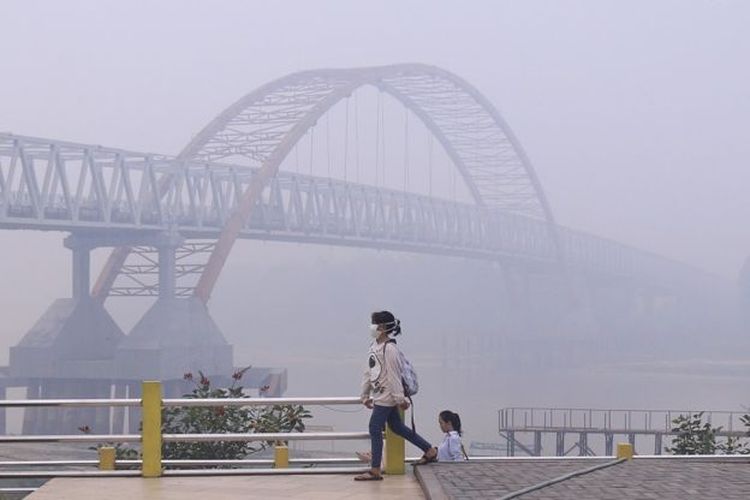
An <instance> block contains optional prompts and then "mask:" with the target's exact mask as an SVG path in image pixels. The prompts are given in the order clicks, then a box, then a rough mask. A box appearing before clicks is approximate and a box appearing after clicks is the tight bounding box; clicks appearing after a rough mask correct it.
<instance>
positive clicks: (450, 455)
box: [437, 431, 464, 462]
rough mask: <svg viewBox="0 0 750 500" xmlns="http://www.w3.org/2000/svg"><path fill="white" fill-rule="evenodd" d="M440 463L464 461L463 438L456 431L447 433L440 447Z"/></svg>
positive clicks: (438, 456)
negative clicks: (462, 451) (462, 452)
mask: <svg viewBox="0 0 750 500" xmlns="http://www.w3.org/2000/svg"><path fill="white" fill-rule="evenodd" d="M437 458H438V462H460V461H462V460H463V458H464V457H463V455H462V454H461V436H459V435H458V432H456V431H449V432H446V433H445V437H443V442H442V443H440V446H438V455H437Z"/></svg>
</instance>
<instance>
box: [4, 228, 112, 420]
mask: <svg viewBox="0 0 750 500" xmlns="http://www.w3.org/2000/svg"><path fill="white" fill-rule="evenodd" d="M65 246H66V247H67V248H69V249H70V250H71V252H72V261H73V274H72V297H71V298H64V299H57V300H55V301H54V302H53V303H52V305H51V306H50V307H49V308H48V309H47V311H45V313H44V314H43V315H42V316H41V318H39V320H38V321H37V322H36V323H35V324H34V326H32V327H31V329H30V330H29V331H28V332H27V333H26V335H24V337H23V338H22V339H21V341H20V342H19V343H18V344H17V345H16V346H13V347H11V349H10V367H9V372H10V376H11V378H12V379H14V380H15V382H12V383H13V384H14V385H22V386H26V387H27V394H28V397H29V398H66V397H67V398H71V397H109V395H110V392H109V391H110V386H111V383H112V382H111V380H112V372H111V366H112V360H113V359H114V354H115V348H116V347H117V344H119V343H120V341H121V340H122V339H123V337H124V336H125V335H124V334H123V332H122V330H121V329H120V328H119V327H118V326H117V324H116V323H115V322H114V320H113V319H112V317H111V316H110V315H109V313H108V312H107V311H106V310H105V309H104V306H103V305H102V304H101V303H100V302H97V301H95V300H93V299H92V297H91V294H90V257H89V256H90V252H91V249H92V248H94V246H95V245H94V244H93V242H92V241H91V240H90V239H88V238H86V237H83V238H81V237H79V236H77V235H71V236H69V237H68V238H66V239H65ZM107 411H108V409H106V408H102V409H93V408H89V409H75V408H66V409H62V408H34V409H27V410H26V411H25V414H24V423H23V432H24V433H56V432H77V427H79V426H84V425H88V426H89V427H90V428H91V429H92V430H96V431H97V432H105V433H106V432H109V420H108V414H107V415H105V413H106V412H107Z"/></svg>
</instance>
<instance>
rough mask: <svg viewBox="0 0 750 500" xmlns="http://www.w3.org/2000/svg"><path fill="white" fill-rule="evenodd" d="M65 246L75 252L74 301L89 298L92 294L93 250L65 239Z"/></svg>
mask: <svg viewBox="0 0 750 500" xmlns="http://www.w3.org/2000/svg"><path fill="white" fill-rule="evenodd" d="M65 246H66V247H68V248H70V249H71V250H72V251H73V299H80V298H88V297H89V295H90V293H91V267H90V266H91V258H90V254H91V249H90V248H89V247H87V246H84V245H80V244H75V243H72V241H71V239H70V238H66V239H65Z"/></svg>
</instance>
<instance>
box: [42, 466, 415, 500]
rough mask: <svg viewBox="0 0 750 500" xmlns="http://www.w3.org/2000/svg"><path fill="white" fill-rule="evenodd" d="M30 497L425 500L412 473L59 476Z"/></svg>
mask: <svg viewBox="0 0 750 500" xmlns="http://www.w3.org/2000/svg"><path fill="white" fill-rule="evenodd" d="M27 498H28V499H30V500H53V499H54V500H74V499H75V500H87V499H92V500H93V499H96V500H100V499H107V500H120V499H122V500H133V499H134V498H138V499H142V500H192V499H195V500H198V499H200V500H206V499H209V498H210V499H211V500H223V499H236V498H243V499H245V498H264V499H266V498H268V499H273V498H283V499H290V498H306V499H310V500H314V499H317V498H320V499H326V500H331V499H337V498H341V499H344V498H346V499H355V500H366V499H369V498H373V499H375V498H414V499H417V498H424V495H423V494H422V490H421V488H420V486H419V483H418V482H417V480H416V479H415V477H414V475H413V474H412V473H411V471H409V472H408V473H407V474H406V475H405V476H391V477H386V478H385V480H383V481H368V482H365V483H358V482H354V481H353V480H352V476H351V475H350V474H332V475H289V476H225V477H164V478H159V479H141V478H57V479H53V480H51V481H49V482H48V483H47V484H45V485H44V486H43V487H42V488H40V489H39V490H37V491H36V492H35V493H33V494H32V495H30V496H28V497H27Z"/></svg>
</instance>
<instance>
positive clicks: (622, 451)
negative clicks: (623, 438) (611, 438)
mask: <svg viewBox="0 0 750 500" xmlns="http://www.w3.org/2000/svg"><path fill="white" fill-rule="evenodd" d="M617 458H627V459H628V460H632V459H633V445H632V444H630V443H617Z"/></svg>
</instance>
